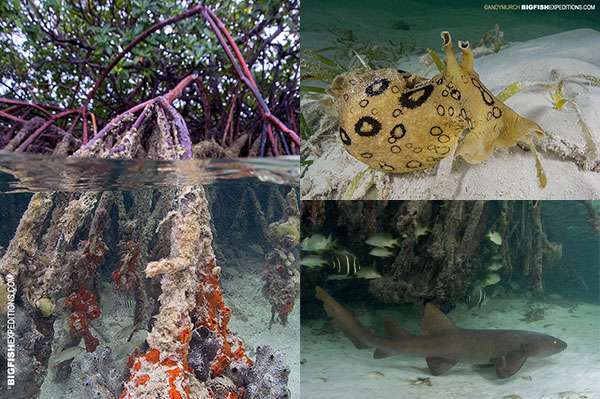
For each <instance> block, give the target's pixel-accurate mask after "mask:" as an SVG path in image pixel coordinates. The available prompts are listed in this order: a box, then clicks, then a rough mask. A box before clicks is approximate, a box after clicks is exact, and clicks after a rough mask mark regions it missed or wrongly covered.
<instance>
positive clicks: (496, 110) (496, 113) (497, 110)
mask: <svg viewBox="0 0 600 399" xmlns="http://www.w3.org/2000/svg"><path fill="white" fill-rule="evenodd" d="M492 115H493V116H494V118H496V119H498V118H500V117H501V116H502V110H501V109H500V108H498V107H494V108H492Z"/></svg>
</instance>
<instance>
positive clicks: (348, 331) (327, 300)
mask: <svg viewBox="0 0 600 399" xmlns="http://www.w3.org/2000/svg"><path fill="white" fill-rule="evenodd" d="M315 290H316V297H317V299H319V300H321V301H322V302H323V307H324V308H325V312H327V314H328V315H329V317H331V318H332V319H333V324H334V325H335V326H336V327H337V328H338V329H339V330H340V331H342V333H344V335H345V336H346V338H348V339H349V340H350V341H351V342H352V343H353V344H354V346H355V347H356V348H357V349H365V348H369V347H370V345H369V343H368V341H369V337H371V336H372V333H371V332H370V331H369V330H368V329H367V328H366V327H365V326H363V325H362V323H361V322H360V320H358V318H357V317H356V316H355V315H354V313H352V312H351V311H350V310H348V309H346V308H345V307H343V306H342V305H340V304H339V303H338V302H337V301H336V300H335V299H333V297H332V296H331V295H329V294H328V293H327V292H326V291H325V290H324V289H323V288H321V287H316V289H315Z"/></svg>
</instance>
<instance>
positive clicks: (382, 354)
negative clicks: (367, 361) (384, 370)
mask: <svg viewBox="0 0 600 399" xmlns="http://www.w3.org/2000/svg"><path fill="white" fill-rule="evenodd" d="M392 355H393V353H390V352H386V351H384V350H383V349H375V352H373V359H384V358H386V357H390V356H392Z"/></svg>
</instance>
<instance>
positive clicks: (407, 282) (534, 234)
mask: <svg viewBox="0 0 600 399" xmlns="http://www.w3.org/2000/svg"><path fill="white" fill-rule="evenodd" d="M327 205H328V206H327V209H326V211H325V217H324V219H323V222H322V223H321V224H320V225H319V226H314V227H313V230H312V231H311V229H307V230H306V231H303V237H309V236H311V235H313V234H315V233H319V234H322V235H323V236H324V237H327V236H330V238H329V239H328V240H329V241H330V242H333V243H336V244H334V245H341V244H342V243H343V245H344V246H346V247H352V248H356V249H354V250H353V253H354V254H355V255H356V257H357V263H358V264H361V265H362V266H365V268H367V265H371V264H375V265H376V270H377V272H378V274H379V276H377V275H375V276H374V277H373V278H371V279H370V281H369V282H368V285H369V293H370V294H371V295H372V296H373V297H375V298H377V299H378V300H380V301H382V302H385V303H423V302H427V301H435V302H436V303H437V304H438V305H439V306H442V307H447V306H454V305H455V304H456V303H458V302H462V301H463V300H465V298H466V299H468V300H469V297H470V296H471V297H473V296H477V295H473V294H479V300H478V304H479V305H480V306H481V302H482V301H483V300H484V299H485V296H484V295H483V293H484V292H485V290H487V291H488V292H487V294H488V296H493V295H496V292H498V293H501V292H506V290H521V289H522V290H528V291H531V292H533V293H543V291H544V277H545V275H546V274H548V273H552V274H557V273H558V274H564V273H563V272H564V271H562V270H560V268H559V267H557V266H558V265H559V264H560V263H559V262H558V261H559V260H560V259H561V256H562V246H561V245H560V244H559V243H555V242H552V241H550V240H549V239H548V237H547V235H546V232H545V227H544V222H543V219H542V212H541V207H542V206H543V202H538V201H393V202H388V203H385V202H382V201H378V204H376V205H375V206H374V207H370V206H366V204H365V201H347V202H344V201H341V202H338V203H335V204H333V203H331V204H329V203H328V204H327ZM310 216H311V215H310V214H309V213H307V212H304V213H303V218H304V219H305V218H309V217H310ZM366 218H370V219H371V220H374V221H375V222H367V220H366ZM304 219H303V224H304ZM307 224H308V225H310V224H309V223H307ZM371 224H374V225H375V226H376V231H377V233H379V234H381V233H385V234H387V235H389V237H390V240H391V241H390V245H391V246H392V247H393V251H387V252H386V251H380V252H379V253H376V252H369V251H370V250H371V247H369V246H368V245H367V244H366V243H367V242H368V241H367V239H369V240H370V239H371V237H373V232H372V226H371ZM369 245H370V244H369ZM314 258H317V259H311V261H314V262H315V263H314V264H313V265H310V264H308V263H307V264H306V266H307V267H306V270H307V271H308V270H310V269H311V268H312V269H315V270H317V269H321V270H322V269H323V265H322V264H318V263H316V262H317V261H318V257H314ZM307 262H308V257H307ZM323 262H324V263H326V262H325V261H323ZM360 270H361V272H362V269H360ZM317 271H319V270H317ZM357 274H360V273H357ZM306 277H307V284H306V288H305V287H304V286H305V285H304V284H303V288H302V289H303V290H306V291H304V292H303V293H308V292H310V290H311V288H312V286H313V284H317V285H318V284H328V285H329V286H330V287H331V286H336V285H338V284H339V287H340V289H344V287H345V288H346V289H347V288H348V287H350V286H352V284H357V286H358V284H362V283H359V280H358V279H357V278H355V277H353V276H349V277H348V276H347V277H345V278H344V282H343V283H338V282H336V280H337V279H330V278H328V276H327V274H326V273H322V272H314V273H313V272H311V273H308V272H307V273H306ZM303 278H304V276H303ZM325 279H327V281H325ZM303 281H304V280H303ZM492 286H493V287H492ZM484 289H485V290H484ZM306 295H307V297H308V298H311V296H309V295H308V294H306ZM302 297H303V298H304V297H305V295H303V296H302ZM472 299H473V298H471V300H470V301H471V302H472ZM306 301H307V305H310V301H311V299H307V300H306Z"/></svg>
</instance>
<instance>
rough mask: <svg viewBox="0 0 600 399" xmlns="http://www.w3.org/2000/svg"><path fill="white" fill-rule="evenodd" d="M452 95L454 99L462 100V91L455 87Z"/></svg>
mask: <svg viewBox="0 0 600 399" xmlns="http://www.w3.org/2000/svg"><path fill="white" fill-rule="evenodd" d="M450 97H452V98H453V99H455V100H460V91H458V90H456V89H453V90H452V91H451V92H450Z"/></svg>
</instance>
